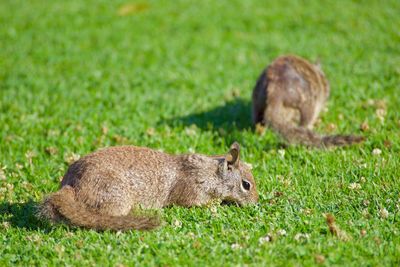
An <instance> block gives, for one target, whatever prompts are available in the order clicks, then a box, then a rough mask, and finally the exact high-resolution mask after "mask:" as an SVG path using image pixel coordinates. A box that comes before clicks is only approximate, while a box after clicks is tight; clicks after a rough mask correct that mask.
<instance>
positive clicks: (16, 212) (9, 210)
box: [0, 200, 50, 230]
mask: <svg viewBox="0 0 400 267" xmlns="http://www.w3.org/2000/svg"><path fill="white" fill-rule="evenodd" d="M38 205H39V203H37V202H34V201H32V200H29V201H28V202H25V203H7V202H3V203H1V204H0V214H1V215H2V218H0V223H4V222H8V223H10V224H11V226H13V227H18V228H24V229H27V230H38V229H42V230H43V229H44V230H50V226H49V224H47V223H45V222H42V221H41V220H39V219H38V218H37V217H36V211H37V207H38Z"/></svg>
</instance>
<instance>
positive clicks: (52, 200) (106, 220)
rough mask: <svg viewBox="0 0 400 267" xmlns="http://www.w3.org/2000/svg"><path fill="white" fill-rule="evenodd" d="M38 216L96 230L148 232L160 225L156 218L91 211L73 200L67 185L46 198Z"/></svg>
mask: <svg viewBox="0 0 400 267" xmlns="http://www.w3.org/2000/svg"><path fill="white" fill-rule="evenodd" d="M38 215H39V216H40V217H42V218H47V219H48V220H50V221H53V222H57V221H60V220H64V219H66V221H67V222H68V223H70V224H72V225H76V226H80V227H85V228H92V229H96V230H107V229H110V230H121V231H124V230H130V229H136V230H150V229H153V228H155V227H157V226H159V225H160V219H159V217H157V216H133V215H126V216H110V215H104V214H98V213H96V212H94V211H91V210H89V209H88V208H87V207H86V206H85V205H84V204H83V203H80V202H79V201H77V200H76V199H75V191H74V189H73V188H72V187H71V186H69V185H66V186H63V187H62V188H61V189H60V191H58V192H56V193H54V194H52V195H50V196H49V197H47V198H46V199H45V201H44V202H43V203H42V205H41V206H40V208H39V214H38Z"/></svg>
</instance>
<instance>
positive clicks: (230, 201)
mask: <svg viewBox="0 0 400 267" xmlns="http://www.w3.org/2000/svg"><path fill="white" fill-rule="evenodd" d="M221 205H228V206H241V205H240V203H239V202H237V201H235V200H233V199H224V200H222V202H221Z"/></svg>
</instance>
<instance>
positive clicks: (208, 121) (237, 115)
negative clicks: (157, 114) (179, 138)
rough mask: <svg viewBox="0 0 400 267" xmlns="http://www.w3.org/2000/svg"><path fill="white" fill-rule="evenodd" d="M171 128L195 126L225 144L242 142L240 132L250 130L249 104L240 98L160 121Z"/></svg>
mask: <svg viewBox="0 0 400 267" xmlns="http://www.w3.org/2000/svg"><path fill="white" fill-rule="evenodd" d="M159 124H161V125H162V124H167V125H168V126H171V127H179V126H183V127H189V126H192V125H196V127H198V128H199V129H201V130H203V131H215V132H216V133H217V134H218V135H219V137H221V138H224V139H225V141H226V142H227V143H231V142H233V141H239V142H241V141H242V140H241V139H242V133H241V131H242V130H246V129H250V130H251V129H252V123H251V103H250V102H249V101H245V100H243V99H240V98H236V99H234V100H232V101H229V102H227V103H226V104H225V105H223V106H219V107H215V108H213V109H210V110H208V111H203V112H199V113H194V114H190V115H187V116H182V117H175V118H171V119H167V120H162V121H161V122H160V123H159Z"/></svg>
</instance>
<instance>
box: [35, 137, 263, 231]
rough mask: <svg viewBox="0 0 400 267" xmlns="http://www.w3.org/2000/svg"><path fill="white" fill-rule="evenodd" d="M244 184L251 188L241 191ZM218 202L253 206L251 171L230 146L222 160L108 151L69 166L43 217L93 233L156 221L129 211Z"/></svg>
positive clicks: (122, 149) (43, 208)
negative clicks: (90, 229) (88, 229)
mask: <svg viewBox="0 0 400 267" xmlns="http://www.w3.org/2000/svg"><path fill="white" fill-rule="evenodd" d="M243 181H247V182H248V183H250V184H251V188H250V190H245V189H244V187H243ZM215 199H219V200H229V201H234V202H236V203H238V204H248V203H256V202H257V200H258V194H257V190H256V185H255V182H254V179H253V176H252V174H251V171H250V170H249V168H248V167H247V166H246V164H244V163H242V162H240V160H239V145H238V144H237V143H234V144H233V145H232V146H231V149H230V150H229V152H228V153H227V155H226V156H205V155H201V154H187V155H170V154H167V153H163V152H159V151H155V150H152V149H148V148H141V147H134V146H121V147H110V148H106V149H102V150H99V151H97V152H94V153H92V154H89V155H87V156H85V157H83V158H81V159H80V160H78V161H76V162H75V163H73V164H72V165H71V166H70V167H69V169H68V171H67V173H66V174H65V176H64V178H63V180H62V181H61V189H60V190H59V191H58V192H56V193H53V194H52V195H50V196H49V197H48V198H46V199H45V201H44V202H43V204H42V205H41V207H40V212H39V213H40V215H41V217H44V218H47V219H49V220H50V221H52V222H59V221H66V222H67V223H69V224H71V225H76V226H81V227H86V228H92V229H97V230H105V229H112V230H128V229H137V230H148V229H152V228H155V227H157V226H158V225H159V223H160V221H159V218H158V217H154V216H134V215H131V214H130V213H131V210H132V209H134V208H136V207H138V206H141V207H143V208H162V207H166V206H170V205H179V206H185V207H191V206H202V205H206V204H208V203H209V202H211V201H213V200H215Z"/></svg>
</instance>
